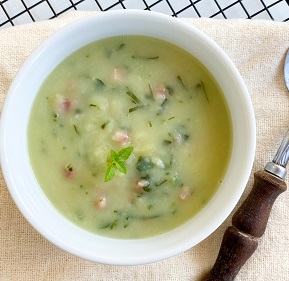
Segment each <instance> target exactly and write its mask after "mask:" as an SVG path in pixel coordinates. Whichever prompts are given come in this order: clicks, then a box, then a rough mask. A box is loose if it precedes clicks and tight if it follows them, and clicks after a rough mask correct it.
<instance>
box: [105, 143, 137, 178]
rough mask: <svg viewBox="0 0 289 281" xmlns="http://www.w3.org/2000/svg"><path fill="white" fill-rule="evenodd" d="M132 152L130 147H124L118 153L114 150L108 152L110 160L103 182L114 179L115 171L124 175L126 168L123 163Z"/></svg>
mask: <svg viewBox="0 0 289 281" xmlns="http://www.w3.org/2000/svg"><path fill="white" fill-rule="evenodd" d="M132 151H133V147H132V146H129V147H126V148H124V149H122V150H120V151H119V152H118V153H117V152H115V151H114V150H111V151H110V159H109V161H108V166H107V170H106V174H105V179H104V181H105V182H107V181H110V180H111V179H112V178H113V177H114V175H115V170H116V169H117V170H118V171H120V172H121V173H123V174H126V166H125V164H124V162H125V161H126V160H127V159H128V158H129V157H130V155H131V153H132Z"/></svg>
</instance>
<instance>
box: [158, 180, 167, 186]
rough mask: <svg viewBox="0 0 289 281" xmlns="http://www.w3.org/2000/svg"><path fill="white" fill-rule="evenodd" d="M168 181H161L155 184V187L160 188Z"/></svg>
mask: <svg viewBox="0 0 289 281" xmlns="http://www.w3.org/2000/svg"><path fill="white" fill-rule="evenodd" d="M167 181H168V180H163V181H161V182H159V183H156V186H161V185H162V184H164V183H165V182H167Z"/></svg>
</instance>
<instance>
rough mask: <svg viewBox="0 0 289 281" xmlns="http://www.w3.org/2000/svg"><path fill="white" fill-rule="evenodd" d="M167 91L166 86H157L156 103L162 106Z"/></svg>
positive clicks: (155, 89) (155, 91) (155, 90)
mask: <svg viewBox="0 0 289 281" xmlns="http://www.w3.org/2000/svg"><path fill="white" fill-rule="evenodd" d="M166 91H167V89H166V88H165V87H164V86H157V87H155V88H154V89H153V97H154V101H155V102H156V103H157V104H159V105H161V104H162V103H163V102H164V101H165V100H166V98H167V97H166Z"/></svg>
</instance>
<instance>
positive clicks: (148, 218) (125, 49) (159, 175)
mask: <svg viewBox="0 0 289 281" xmlns="http://www.w3.org/2000/svg"><path fill="white" fill-rule="evenodd" d="M231 143H232V129H231V120H230V116H229V111H228V109H227V105H226V102H225V100H224V97H223V94H222V92H221V90H220V88H219V86H218V85H217V83H216V82H215V80H214V78H213V77H211V75H210V73H209V72H208V71H207V70H206V69H205V68H204V67H203V66H202V65H201V64H200V63H199V62H198V61H197V60H196V59H195V58H194V57H192V56H191V55H190V54H188V53H187V52H185V51H184V50H182V49H180V48H178V47H176V46H174V45H172V44H170V43H168V42H165V41H161V40H158V39H154V38H150V37H144V36H132V35H129V36H117V37H111V38H106V39H102V40H99V41H96V42H94V43H91V44H89V45H87V46H85V47H83V48H81V49H79V50H77V51H76V52H74V53H73V54H71V55H70V56H68V57H67V58H66V59H65V60H64V61H63V62H61V63H60V64H59V65H58V66H57V67H56V68H55V69H54V70H53V72H52V73H51V74H50V75H49V77H48V78H47V79H46V81H45V82H44V84H43V85H42V87H41V89H40V91H39V93H38V95H37V97H36V100H35V102H34V105H33V108H32V111H31V116H30V120H29V128H28V149H29V155H30V162H31V165H32V168H33V170H34V172H35V176H36V179H37V180H38V182H39V184H40V186H41V188H42V189H43V192H44V193H45V195H46V196H47V198H48V199H49V200H50V202H51V203H52V204H53V205H54V206H55V207H56V208H57V209H58V210H59V212H60V213H61V214H63V215H64V216H65V217H66V218H68V219H69V220H71V221H72V222H73V223H75V224H77V225H78V226H80V227H82V228H84V229H86V230H88V231H91V232H93V233H96V234H99V235H103V236H108V237H115V238H122V239H132V238H143V237H149V236H154V235H159V234H161V233H164V232H167V231H170V230H172V229H174V228H176V227H178V226H180V225H181V224H183V223H185V222H186V221H188V220H189V219H191V218H192V217H193V216H194V215H195V214H197V213H198V212H199V211H200V210H201V209H202V208H203V207H204V206H205V205H206V204H207V202H208V201H209V200H210V198H211V197H212V196H213V194H214V193H215V192H216V190H217V189H218V187H219V185H220V183H221V182H222V178H223V177H224V175H225V172H226V168H227V165H228V161H229V158H230V153H231Z"/></svg>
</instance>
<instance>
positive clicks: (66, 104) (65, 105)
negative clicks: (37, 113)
mask: <svg viewBox="0 0 289 281" xmlns="http://www.w3.org/2000/svg"><path fill="white" fill-rule="evenodd" d="M71 106H72V103H71V101H70V100H69V99H66V98H64V99H62V100H60V101H59V103H58V107H59V110H60V111H61V112H68V111H70V109H71Z"/></svg>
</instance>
